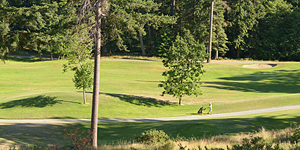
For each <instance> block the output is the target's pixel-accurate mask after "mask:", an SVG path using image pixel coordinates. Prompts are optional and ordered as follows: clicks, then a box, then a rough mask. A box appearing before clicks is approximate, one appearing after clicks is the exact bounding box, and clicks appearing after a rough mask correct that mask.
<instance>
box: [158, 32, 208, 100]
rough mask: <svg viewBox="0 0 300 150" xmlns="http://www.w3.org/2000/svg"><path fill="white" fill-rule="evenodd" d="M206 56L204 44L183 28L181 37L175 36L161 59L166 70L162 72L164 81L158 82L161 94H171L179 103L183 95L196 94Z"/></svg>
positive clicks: (198, 90) (197, 93) (198, 89)
mask: <svg viewBox="0 0 300 150" xmlns="http://www.w3.org/2000/svg"><path fill="white" fill-rule="evenodd" d="M206 57H207V55H206V51H205V46H204V45H203V44H200V43H199V42H197V41H195V39H194V38H193V36H192V35H191V34H190V31H189V30H184V33H183V36H182V37H181V36H177V37H176V40H175V42H174V43H173V45H172V46H171V47H170V49H169V51H168V54H167V57H166V59H165V60H163V64H164V66H165V67H167V68H168V70H167V71H165V72H164V73H163V76H165V81H161V84H159V87H163V88H164V91H163V93H162V95H165V94H169V95H173V96H174V97H176V98H178V99H179V105H181V104H182V97H183V96H184V95H196V96H198V95H199V94H200V93H201V92H200V85H201V82H200V81H201V76H202V74H203V73H204V70H203V61H204V60H205V58H206Z"/></svg>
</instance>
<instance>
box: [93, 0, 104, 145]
mask: <svg viewBox="0 0 300 150" xmlns="http://www.w3.org/2000/svg"><path fill="white" fill-rule="evenodd" d="M101 1H102V0H101ZM101 1H100V0H99V1H97V4H96V16H95V20H96V35H95V66H94V87H93V104H92V118H91V132H92V145H93V147H94V148H97V146H98V145H97V133H98V132H97V130H98V105H99V83H100V52H101V15H102V11H101Z"/></svg>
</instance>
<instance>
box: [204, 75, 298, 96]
mask: <svg viewBox="0 0 300 150" xmlns="http://www.w3.org/2000/svg"><path fill="white" fill-rule="evenodd" d="M299 74H300V70H274V71H259V72H256V73H253V74H246V75H245V74H243V75H239V76H233V77H223V78H219V79H221V80H223V81H224V82H209V81H208V82H205V84H204V86H205V87H212V88H218V89H225V90H234V91H243V92H261V93H299V91H300V88H299V87H300V76H299ZM220 85H221V86H220Z"/></svg>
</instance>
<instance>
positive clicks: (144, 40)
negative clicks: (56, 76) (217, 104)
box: [0, 0, 300, 60]
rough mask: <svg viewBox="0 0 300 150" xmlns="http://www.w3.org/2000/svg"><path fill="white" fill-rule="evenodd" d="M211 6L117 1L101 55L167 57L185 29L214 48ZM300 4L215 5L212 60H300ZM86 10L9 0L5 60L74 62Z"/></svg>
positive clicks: (77, 1)
mask: <svg viewBox="0 0 300 150" xmlns="http://www.w3.org/2000/svg"><path fill="white" fill-rule="evenodd" d="M210 2H211V1H210V0H188V1H187V0H177V1H176V0H168V1H167V0H147V1H141V0H127V1H125V0H111V1H109V3H110V7H109V8H108V14H114V15H110V17H106V19H103V20H102V22H103V23H102V30H101V33H102V35H103V40H102V41H101V42H102V46H101V47H102V51H101V53H102V54H107V55H110V54H124V53H125V54H129V55H147V56H159V57H164V56H165V55H166V53H167V51H168V50H169V47H170V46H172V44H171V43H172V42H173V41H175V39H176V36H177V35H183V31H184V30H185V29H187V30H190V32H191V34H192V35H193V37H194V39H195V40H197V41H199V42H200V43H201V44H204V45H205V46H206V47H207V45H208V37H209V16H210ZM126 3H128V4H129V3H130V4H134V5H132V6H129V5H125V6H124V4H126ZM138 5H140V6H138ZM143 5H147V7H145V6H143ZM299 5H300V3H299V0H227V1H224V0H214V22H213V41H212V59H219V57H229V58H252V59H264V60H300V34H299V33H300V31H299V30H300V28H299V27H300V26H299V23H300V9H299ZM80 6H82V0H73V1H71V0H9V1H8V0H1V1H0V14H1V15H0V30H1V33H0V34H1V35H0V41H1V45H0V55H1V58H5V57H6V56H7V54H8V53H9V52H11V51H22V50H25V49H28V50H33V51H37V52H38V53H40V54H41V55H42V54H43V53H44V52H48V53H51V54H53V55H56V56H60V57H62V56H66V55H67V54H68V53H69V52H70V51H71V50H72V49H74V45H76V46H77V45H78V44H79V45H81V44H82V43H84V41H82V40H81V44H80V42H78V41H80V40H79V39H80V38H82V34H78V32H76V31H78V30H74V29H75V26H78V17H79V16H80V13H82V12H80V11H78V8H80ZM86 13H89V12H86ZM138 14H143V15H138ZM90 15H92V14H90ZM120 16H123V17H124V16H128V17H127V18H126V17H124V18H118V17H120ZM132 20H135V21H132ZM81 21H83V22H84V23H86V24H88V23H92V22H91V21H90V22H89V20H81ZM84 28H87V27H84ZM77 29H78V28H77ZM86 32H89V31H88V30H86ZM76 33H77V34H76Z"/></svg>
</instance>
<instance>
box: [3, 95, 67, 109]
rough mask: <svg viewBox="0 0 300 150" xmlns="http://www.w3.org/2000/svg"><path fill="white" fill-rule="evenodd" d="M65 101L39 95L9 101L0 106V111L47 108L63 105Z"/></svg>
mask: <svg viewBox="0 0 300 150" xmlns="http://www.w3.org/2000/svg"><path fill="white" fill-rule="evenodd" d="M62 101H63V100H56V97H50V96H45V95H39V96H36V97H30V98H25V99H21V100H14V101H9V102H6V103H1V104H0V109H7V108H13V107H39V108H43V107H47V106H53V105H55V104H61V102H62Z"/></svg>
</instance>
